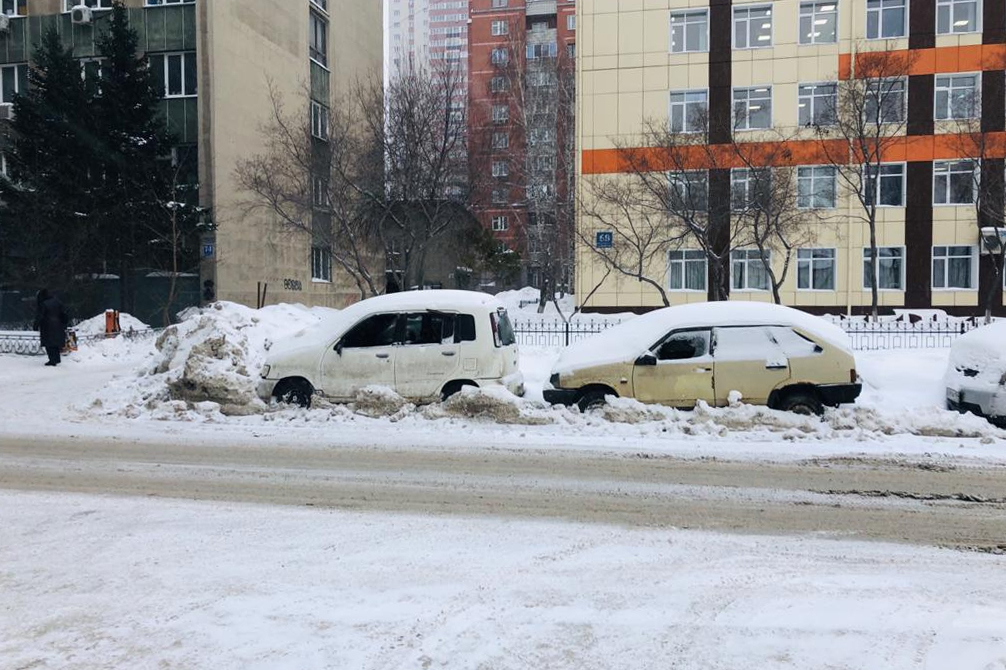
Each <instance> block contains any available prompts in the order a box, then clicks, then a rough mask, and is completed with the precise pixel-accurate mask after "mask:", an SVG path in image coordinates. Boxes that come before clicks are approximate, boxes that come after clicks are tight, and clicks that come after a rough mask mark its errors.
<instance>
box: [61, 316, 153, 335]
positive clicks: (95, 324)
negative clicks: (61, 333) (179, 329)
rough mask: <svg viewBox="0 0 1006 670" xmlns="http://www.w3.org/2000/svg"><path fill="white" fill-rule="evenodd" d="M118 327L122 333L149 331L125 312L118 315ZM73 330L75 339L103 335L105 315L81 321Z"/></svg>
mask: <svg viewBox="0 0 1006 670" xmlns="http://www.w3.org/2000/svg"><path fill="white" fill-rule="evenodd" d="M119 327H120V328H122V330H124V331H130V330H132V331H140V330H150V326H148V325H147V324H145V323H143V322H142V321H140V320H139V319H137V318H136V317H135V316H133V315H132V314H126V313H125V312H120V313H119ZM73 330H74V331H76V333H77V337H90V336H94V335H104V334H105V313H104V312H102V313H101V314H99V315H97V316H94V317H91V318H90V319H87V320H86V321H81V322H80V323H78V324H77V325H76V326H75V327H74V329H73Z"/></svg>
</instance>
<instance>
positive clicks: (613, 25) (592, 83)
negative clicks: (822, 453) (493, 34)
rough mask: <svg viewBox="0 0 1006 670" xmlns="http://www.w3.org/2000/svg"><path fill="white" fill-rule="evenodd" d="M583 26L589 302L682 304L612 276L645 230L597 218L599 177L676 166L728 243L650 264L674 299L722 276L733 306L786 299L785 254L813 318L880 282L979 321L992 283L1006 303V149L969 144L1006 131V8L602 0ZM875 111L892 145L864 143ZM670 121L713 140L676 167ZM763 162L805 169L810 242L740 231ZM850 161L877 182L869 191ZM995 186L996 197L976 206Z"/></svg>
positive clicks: (902, 298)
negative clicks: (760, 240)
mask: <svg viewBox="0 0 1006 670" xmlns="http://www.w3.org/2000/svg"><path fill="white" fill-rule="evenodd" d="M909 10H910V11H909ZM578 21H579V27H580V32H581V33H582V35H581V39H580V40H579V43H578V48H579V54H578V56H579V57H578V59H577V72H578V78H579V96H578V103H577V112H578V148H579V150H580V152H581V155H580V158H581V163H582V174H581V176H580V178H579V180H578V185H579V187H580V189H581V194H582V195H583V198H584V199H585V204H586V205H587V206H586V207H584V208H583V209H582V210H581V213H580V215H579V222H578V225H579V230H580V239H581V240H583V243H582V244H581V245H580V247H579V249H578V264H577V291H576V292H577V294H578V296H581V300H586V305H585V306H586V308H587V309H588V310H619V311H622V310H626V309H646V308H652V307H658V306H660V305H662V304H663V300H662V298H663V296H662V295H661V290H658V288H656V286H655V285H653V284H651V283H648V282H647V281H641V280H640V279H639V278H638V277H632V276H621V277H619V276H618V273H611V274H608V275H607V278H605V277H606V272H608V271H609V270H610V265H609V264H608V263H607V262H606V261H605V260H604V257H605V254H606V253H608V254H609V257H610V255H611V253H612V252H610V251H607V250H611V249H613V248H617V246H618V245H619V244H620V240H621V241H622V242H624V241H625V240H627V239H629V238H628V237H627V235H632V233H631V232H630V228H631V226H632V224H633V222H634V219H633V216H631V215H622V216H619V215H612V216H611V217H610V218H608V219H606V220H604V219H602V217H600V216H595V215H593V214H592V212H596V211H599V208H597V207H595V205H596V204H597V202H598V200H599V198H598V197H597V196H596V194H597V193H598V190H597V189H596V188H595V187H594V185H595V184H598V183H608V184H610V185H611V186H612V188H615V187H617V186H618V185H619V184H622V185H625V184H628V183H629V182H630V180H633V179H636V180H637V181H638V177H637V175H638V174H639V166H640V165H646V166H648V168H647V169H648V170H650V171H651V172H652V173H656V174H660V173H661V172H663V173H666V177H667V179H666V182H665V183H666V186H667V188H666V193H667V194H670V195H669V196H668V198H669V199H673V198H675V197H682V196H681V194H682V193H685V192H691V191H693V190H696V191H697V190H701V191H702V194H703V198H704V200H703V202H704V203H707V204H706V205H704V207H705V208H704V210H703V212H702V213H701V218H702V221H703V225H707V226H709V228H710V229H711V230H712V229H714V230H717V231H719V232H717V233H716V234H715V235H713V236H712V237H711V238H708V239H707V240H706V241H707V242H709V243H710V244H711V246H712V253H711V254H710V253H708V252H707V251H708V250H707V249H704V248H703V246H702V244H700V242H699V240H698V239H697V238H696V236H695V235H691V234H683V235H681V236H680V238H678V239H675V240H673V241H671V242H668V243H667V244H666V246H665V248H663V249H659V253H655V254H652V255H651V256H650V257H648V258H646V260H645V261H644V262H642V263H641V264H640V265H641V267H642V268H643V274H644V275H645V278H646V279H649V280H653V281H655V282H657V286H659V287H661V288H662V290H663V293H664V294H665V295H666V297H667V299H668V301H669V302H671V303H672V304H677V303H684V302H693V301H702V300H706V299H708V298H710V297H712V296H711V295H710V294H711V284H712V282H713V280H714V275H716V274H719V272H724V273H726V275H725V276H727V277H729V288H730V297H731V298H732V299H747V300H771V299H772V297H773V291H772V290H771V286H770V278H769V277H768V275H767V272H766V270H765V268H764V261H765V260H767V261H768V264H769V266H770V267H772V268H773V269H774V271H775V274H776V275H777V277H785V279H784V280H783V281H781V285H780V286H779V293H780V296H781V299H782V301H783V302H784V303H785V304H788V305H792V306H797V307H800V308H803V309H807V310H809V311H815V312H831V313H836V312H837V313H845V312H852V313H862V312H864V311H867V310H868V309H870V308H872V303H873V298H872V294H873V286H874V283H875V282H876V284H877V289H878V290H879V302H880V306H881V308H882V309H884V310H886V311H888V312H889V311H890V310H892V309H898V308H907V309H929V308H938V309H943V310H946V311H948V312H950V313H957V314H974V313H976V312H978V311H979V305H981V304H982V301H983V299H984V296H987V295H992V296H993V298H992V301H993V304H994V311H996V312H1002V311H1003V309H1002V308H1003V297H1002V288H1003V287H1002V282H1003V279H1002V274H1001V273H997V272H996V267H995V264H994V263H993V258H995V257H996V256H995V255H994V254H989V253H988V251H989V248H990V247H989V245H992V247H994V246H995V245H996V244H997V239H996V238H997V237H998V233H997V231H996V230H994V229H995V228H999V229H1001V228H1002V226H1003V217H1002V215H1001V211H1002V205H1001V203H1002V201H1003V193H1002V184H1003V176H1002V175H1003V152H1002V150H1001V145H997V146H999V149H996V150H990V151H987V152H985V154H984V155H978V154H977V153H976V150H978V149H979V148H978V147H976V146H973V148H970V149H969V148H968V146H966V144H967V142H965V140H968V141H970V138H971V136H972V135H973V136H974V137H984V138H991V139H995V138H997V137H1001V135H1002V131H1003V129H1004V126H1006V115H1004V103H1003V99H1004V95H1006V93H1004V91H1006V73H1004V64H1006V11H1004V10H1003V5H1002V3H1001V2H999V1H998V0H912V1H911V2H909V1H908V0H776V1H774V2H761V1H759V0H750V1H740V0H734V1H731V0H709V2H695V1H694V0H670V1H669V2H662V3H659V4H655V3H639V2H620V1H618V0H595V1H594V2H590V3H585V4H583V5H581V6H580V7H579V17H578ZM857 87H860V88H859V90H861V91H862V92H863V95H861V96H860V102H862V103H863V106H862V109H860V110H859V111H858V112H857V111H856V109H855V108H854V106H850V105H852V104H853V103H855V91H856V90H857ZM878 96H884V97H885V102H884V104H883V105H880V106H878V105H877V99H878ZM857 119H859V120H860V121H861V123H860V125H861V126H862V128H863V130H862V135H863V136H866V137H870V136H873V137H877V138H882V139H881V140H880V141H879V142H877V141H875V142H873V143H871V142H863V143H859V144H858V145H857V143H856V142H854V141H852V142H850V139H854V138H850V136H849V133H848V132H846V131H844V130H843V127H846V128H847V127H848V126H849V125H852V126H855V125H856V123H857ZM653 124H655V125H656V126H657V127H662V128H664V129H666V131H667V133H668V135H676V136H678V137H684V136H686V135H688V134H689V133H693V135H692V136H693V137H699V138H702V139H699V140H696V139H692V140H690V144H692V145H693V148H692V149H690V150H689V151H690V153H688V158H687V160H682V161H675V160H674V159H673V156H674V152H671V151H667V150H666V147H663V146H661V147H658V148H657V149H654V148H653V147H652V146H650V147H647V146H646V141H647V138H652V137H653V134H652V133H648V131H647V129H648V128H652V127H654V125H653ZM877 128H881V129H880V130H877ZM885 128H886V129H887V130H885ZM995 141H998V140H997V139H996V140H995ZM857 146H858V148H856V147H857ZM738 147H739V149H738ZM870 147H875V148H877V153H878V158H877V159H876V160H875V159H874V158H872V157H871V156H872V153H871V152H872V151H873V149H870ZM685 153H687V152H678V154H679V155H684V154H685ZM836 157H839V159H838V160H836ZM873 162H876V165H875V166H871V165H872V163H873ZM863 166H866V167H867V168H869V169H864V167H863ZM762 168H772V169H773V170H776V169H783V168H784V169H786V170H789V171H790V173H791V174H792V178H793V181H794V189H795V190H794V199H793V206H794V211H795V210H806V211H808V212H813V213H814V216H815V217H816V220H815V221H813V222H812V223H809V224H808V225H810V226H812V228H811V229H810V232H811V233H812V236H811V237H810V238H805V239H804V240H803V241H801V242H800V243H799V244H798V245H797V248H795V249H792V253H791V254H789V253H787V251H786V250H785V249H780V248H776V249H774V250H771V249H770V250H768V251H764V252H763V251H761V250H758V249H754V248H752V246H751V245H750V243H749V242H746V241H745V240H744V239H740V238H738V237H736V235H735V233H737V232H738V230H739V229H738V226H739V225H741V221H740V219H739V215H738V210H742V209H743V208H744V207H745V206H746V205H745V203H746V202H747V201H748V198H749V197H751V196H750V194H747V195H745V193H747V192H746V191H745V189H746V188H747V187H749V186H750V184H751V179H752V176H753V174H754V173H753V172H752V170H758V169H762ZM857 170H859V172H858V173H857ZM871 170H872V172H871ZM849 174H853V175H855V174H859V175H861V176H862V178H861V182H862V183H861V184H860V186H859V187H856V186H855V185H854V184H852V183H850V179H848V175H849ZM979 176H980V179H978V178H977V177H979ZM605 180H606V181H605ZM651 183H658V182H657V180H651ZM979 198H984V199H985V200H986V201H987V202H988V203H991V204H990V205H989V207H988V209H984V210H982V209H980V208H976V200H979ZM738 203H739V204H738ZM995 203H999V204H998V205H996V204H995ZM872 206H875V207H876V218H875V219H874V221H875V224H876V225H875V232H876V240H877V241H876V244H875V245H874V244H871V241H870V227H871V226H870V225H869V221H868V219H869V215H868V210H869V209H870V208H871V207H872ZM997 212H998V214H997ZM637 214H638V213H637ZM641 220H642V216H637V217H635V223H637V224H638V223H639V222H640V221H641ZM990 229H992V230H990ZM805 230H806V229H805ZM637 239H638V235H637ZM731 245H732V246H731ZM655 248H656V247H655ZM874 249H876V251H874ZM874 255H876V256H877V258H876V259H875V258H874ZM717 258H718V260H716V259H717ZM713 263H717V264H719V268H716V269H717V273H714V272H713V270H714V268H713V267H712V264H713ZM787 271H788V274H786V272H787ZM588 295H590V297H589V300H588V299H587V296H588Z"/></svg>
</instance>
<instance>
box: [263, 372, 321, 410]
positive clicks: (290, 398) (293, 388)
mask: <svg viewBox="0 0 1006 670" xmlns="http://www.w3.org/2000/svg"><path fill="white" fill-rule="evenodd" d="M272 395H273V397H274V398H276V400H277V401H278V402H281V403H286V404H288V405H299V406H300V407H303V408H305V409H307V408H309V407H311V397H312V396H313V395H314V387H313V386H311V384H310V383H308V382H307V381H306V380H304V379H284V380H283V381H281V382H280V383H279V384H277V385H276V390H275V391H273V393H272Z"/></svg>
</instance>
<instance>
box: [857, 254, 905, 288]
mask: <svg viewBox="0 0 1006 670" xmlns="http://www.w3.org/2000/svg"><path fill="white" fill-rule="evenodd" d="M884 249H897V250H898V252H899V255H898V263H899V270H900V272H899V273H898V283H899V286H898V288H884V287H882V286H878V287H877V291H880V292H900V293H903V292H904V291H905V265H906V260H907V259H906V257H905V246H904V245H890V246H879V245H878V246H877V252H878V254H879V252H881V251H883V250H884ZM869 252H870V247H863V254H862V259H863V263H862V271H863V281H862V284H863V290H864V291H872V290H873V288H872V287H871V286H870V285H869V284H867V283H866V279H867V273H866V268H867V263H869V262H870V260H869V259H868V258H867V256H866V255H867V254H868V253H869ZM881 260H883V258H881ZM871 266H872V263H871ZM877 267H878V268H879V267H880V264H879V262H878V264H877Z"/></svg>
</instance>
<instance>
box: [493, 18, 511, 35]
mask: <svg viewBox="0 0 1006 670" xmlns="http://www.w3.org/2000/svg"><path fill="white" fill-rule="evenodd" d="M489 30H490V33H491V34H492V36H493V37H503V36H504V35H509V34H510V22H509V21H507V20H506V19H493V22H492V23H491V24H490V25H489Z"/></svg>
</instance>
